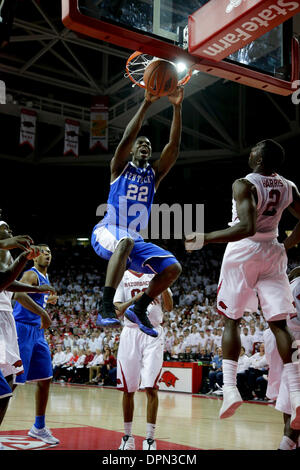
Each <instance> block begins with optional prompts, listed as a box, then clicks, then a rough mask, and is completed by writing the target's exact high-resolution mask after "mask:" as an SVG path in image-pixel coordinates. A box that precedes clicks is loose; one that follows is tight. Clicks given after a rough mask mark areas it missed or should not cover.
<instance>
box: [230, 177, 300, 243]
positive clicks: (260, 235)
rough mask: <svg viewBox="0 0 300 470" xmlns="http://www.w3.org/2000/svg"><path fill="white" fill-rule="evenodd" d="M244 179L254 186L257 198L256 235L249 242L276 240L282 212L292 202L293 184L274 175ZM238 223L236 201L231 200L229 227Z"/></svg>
mask: <svg viewBox="0 0 300 470" xmlns="http://www.w3.org/2000/svg"><path fill="white" fill-rule="evenodd" d="M245 179H247V180H248V181H250V182H251V183H252V184H253V185H254V186H255V188H256V192H257V198H258V201H257V220H256V234H255V235H254V236H253V237H249V238H250V239H251V240H271V239H273V238H277V237H278V224H279V222H280V219H281V215H282V212H283V211H284V209H286V208H287V207H288V206H289V205H290V204H291V203H292V202H293V186H295V185H294V183H292V182H291V181H289V180H286V179H285V178H283V177H282V176H280V175H278V174H276V173H273V174H272V175H271V176H264V175H261V174H259V173H250V174H249V175H247V176H246V177H245ZM238 222H239V218H238V215H237V211H236V201H235V200H234V199H233V201H232V222H231V223H230V224H229V225H235V224H237V223H238Z"/></svg>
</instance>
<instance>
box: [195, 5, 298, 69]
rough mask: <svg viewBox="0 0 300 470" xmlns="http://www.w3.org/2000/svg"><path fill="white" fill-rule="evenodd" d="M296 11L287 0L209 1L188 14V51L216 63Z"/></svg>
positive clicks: (296, 7)
mask: <svg viewBox="0 0 300 470" xmlns="http://www.w3.org/2000/svg"><path fill="white" fill-rule="evenodd" d="M299 12H300V2H289V1H286V0H210V1H209V2H208V3H206V4H205V5H204V6H203V7H201V8H200V9H199V10H197V11H196V12H195V13H193V14H192V15H191V16H189V19H188V28H189V52H190V53H191V54H193V55H195V56H198V57H201V58H205V59H210V60H213V61H217V62H219V61H220V60H222V59H225V57H228V56H229V55H230V54H233V53H234V52H236V51H238V50H239V49H241V48H243V47H244V46H246V44H249V43H250V42H252V41H254V40H255V39H257V38H259V37H260V36H262V35H264V34H265V33H267V32H268V31H271V30H272V29H273V28H275V27H276V26H278V25H280V24H281V23H283V22H284V21H286V20H288V19H289V18H291V17H292V16H294V15H296V14H297V13H299Z"/></svg>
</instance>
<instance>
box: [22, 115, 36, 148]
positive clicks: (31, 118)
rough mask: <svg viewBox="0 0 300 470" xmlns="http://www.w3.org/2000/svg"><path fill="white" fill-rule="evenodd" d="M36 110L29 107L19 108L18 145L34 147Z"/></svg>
mask: <svg viewBox="0 0 300 470" xmlns="http://www.w3.org/2000/svg"><path fill="white" fill-rule="evenodd" d="M36 116H37V114H36V112H35V111H33V110H31V109H21V128H20V145H26V144H27V145H29V146H30V147H31V148H32V150H34V148H35V135H36Z"/></svg>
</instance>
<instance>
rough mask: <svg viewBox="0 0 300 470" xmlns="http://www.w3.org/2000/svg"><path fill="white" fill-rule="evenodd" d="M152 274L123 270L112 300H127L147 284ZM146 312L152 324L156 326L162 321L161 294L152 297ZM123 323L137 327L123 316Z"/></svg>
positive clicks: (144, 288) (143, 289) (145, 287)
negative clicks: (152, 299) (154, 297)
mask: <svg viewBox="0 0 300 470" xmlns="http://www.w3.org/2000/svg"><path fill="white" fill-rule="evenodd" d="M153 277H154V274H142V273H135V272H133V271H129V270H128V271H125V273H124V276H123V279H122V281H121V282H120V284H119V287H118V288H117V290H116V293H115V297H114V302H122V303H123V302H127V301H128V300H130V299H132V298H133V297H135V296H136V295H137V294H139V293H140V292H143V291H145V290H146V289H147V287H148V286H149V283H150V281H151V280H152V279H153ZM147 314H148V316H149V320H150V322H151V323H152V325H153V326H154V327H155V326H158V325H160V324H161V323H162V319H163V312H162V309H161V296H159V297H157V298H156V299H154V301H153V302H152V303H151V304H150V305H149V307H148V309H147ZM124 325H125V326H129V327H131V328H138V325H136V324H135V323H132V322H131V321H130V320H128V319H127V318H126V317H124Z"/></svg>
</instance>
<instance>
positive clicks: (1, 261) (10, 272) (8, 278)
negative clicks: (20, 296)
mask: <svg viewBox="0 0 300 470" xmlns="http://www.w3.org/2000/svg"><path fill="white" fill-rule="evenodd" d="M32 251H34V249H31V250H27V251H23V253H21V254H20V255H19V256H18V258H16V259H15V260H14V261H13V262H12V263H11V264H10V265H8V264H7V255H6V251H0V291H2V290H4V289H7V290H9V289H8V287H9V286H10V285H11V284H12V283H14V281H15V279H16V278H17V277H18V276H19V275H20V274H21V272H22V271H23V269H24V267H25V266H26V263H27V261H28V260H29V259H32V258H31V256H32Z"/></svg>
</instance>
